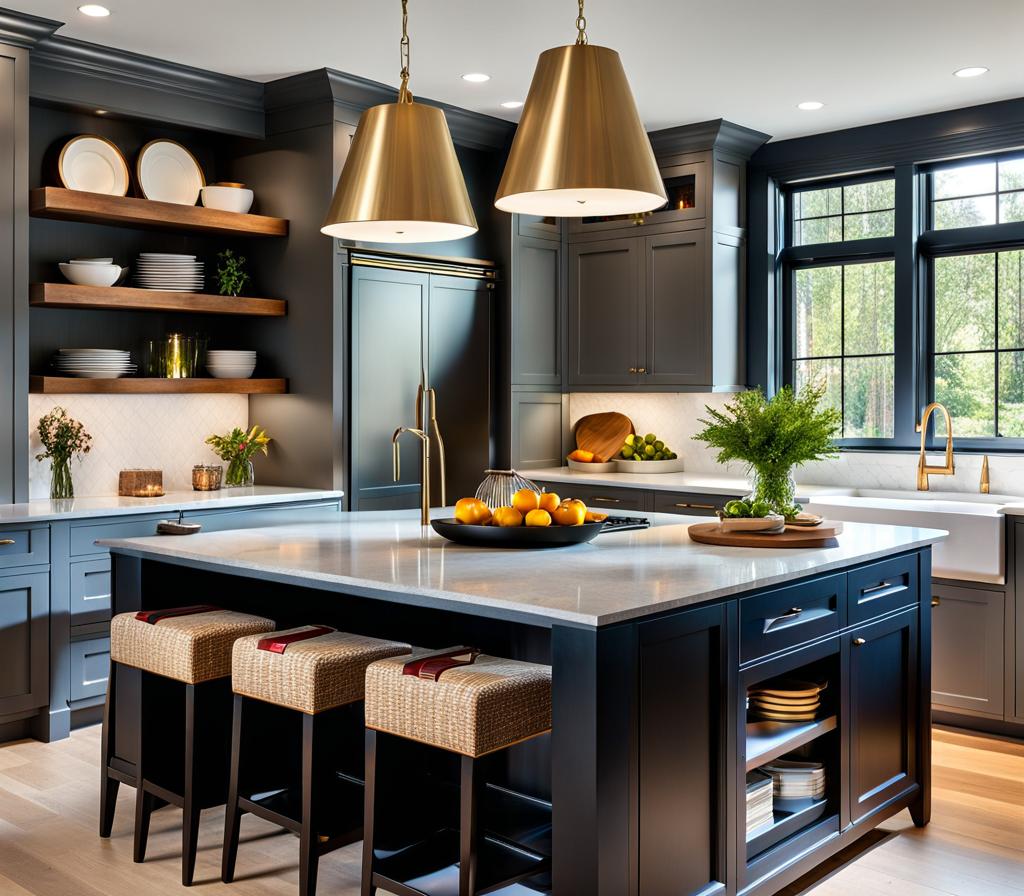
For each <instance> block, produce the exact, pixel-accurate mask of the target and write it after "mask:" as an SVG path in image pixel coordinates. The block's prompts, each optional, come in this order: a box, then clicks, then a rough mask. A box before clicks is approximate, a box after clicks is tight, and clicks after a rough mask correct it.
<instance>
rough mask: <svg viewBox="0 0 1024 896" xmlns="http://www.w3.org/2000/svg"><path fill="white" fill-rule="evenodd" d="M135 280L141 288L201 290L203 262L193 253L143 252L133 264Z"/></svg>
mask: <svg viewBox="0 0 1024 896" xmlns="http://www.w3.org/2000/svg"><path fill="white" fill-rule="evenodd" d="M135 282H136V283H137V284H138V285H139V286H140V287H142V288H143V289H159V290H163V291H164V292H202V291H203V283H204V271H203V262H201V261H196V257H195V256H194V255H173V254H171V253H168V252H143V253H141V254H140V255H139V260H138V261H137V262H136V265H135Z"/></svg>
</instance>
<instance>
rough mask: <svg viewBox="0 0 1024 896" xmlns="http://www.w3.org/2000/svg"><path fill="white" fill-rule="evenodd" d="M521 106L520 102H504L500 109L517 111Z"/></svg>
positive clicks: (521, 102)
mask: <svg viewBox="0 0 1024 896" xmlns="http://www.w3.org/2000/svg"><path fill="white" fill-rule="evenodd" d="M522 104H523V101H522V100H506V101H505V102H504V103H502V104H501V108H502V109H518V108H519V107H520V106H521V105H522Z"/></svg>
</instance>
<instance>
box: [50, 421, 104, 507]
mask: <svg viewBox="0 0 1024 896" xmlns="http://www.w3.org/2000/svg"><path fill="white" fill-rule="evenodd" d="M39 441H40V442H42V443H43V448H45V449H46V450H45V451H43V452H41V453H40V454H37V455H36V460H46V459H47V458H49V460H50V499H51V500H54V501H57V500H60V499H62V498H73V497H74V496H75V484H74V483H73V482H72V481H71V458H73V457H76V456H77V457H79V458H81V457H82V455H83V454H88V453H89V451H90V449H91V448H92V436H91V435H89V433H87V432H86V431H85V427H84V426H83V425H82V424H81V423H79V422H78V421H77V420H75V419H73V418H72V417H69V416H68V412H67V411H66V410H64V408H60V407H58V408H54V409H53V410H52V411H50V413H49V414H46V415H45V416H44V417H40V418H39Z"/></svg>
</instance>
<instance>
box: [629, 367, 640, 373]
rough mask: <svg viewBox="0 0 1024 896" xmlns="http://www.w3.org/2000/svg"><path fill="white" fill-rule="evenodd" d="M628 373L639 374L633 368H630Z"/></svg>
mask: <svg viewBox="0 0 1024 896" xmlns="http://www.w3.org/2000/svg"><path fill="white" fill-rule="evenodd" d="M629 372H630V373H639V371H638V370H637V369H636V368H635V367H630V368H629Z"/></svg>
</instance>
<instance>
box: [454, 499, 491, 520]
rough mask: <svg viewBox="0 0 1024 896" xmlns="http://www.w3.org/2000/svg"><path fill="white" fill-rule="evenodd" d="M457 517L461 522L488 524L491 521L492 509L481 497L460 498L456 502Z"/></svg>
mask: <svg viewBox="0 0 1024 896" xmlns="http://www.w3.org/2000/svg"><path fill="white" fill-rule="evenodd" d="M455 519H457V520H458V521H459V522H460V523H469V524H470V525H474V526H486V525H487V524H488V523H489V522H490V521H491V509H490V508H489V507H488V506H487V505H486V504H485V503H484V502H483V501H481V500H480V499H479V498H459V500H458V501H456V502H455Z"/></svg>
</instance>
